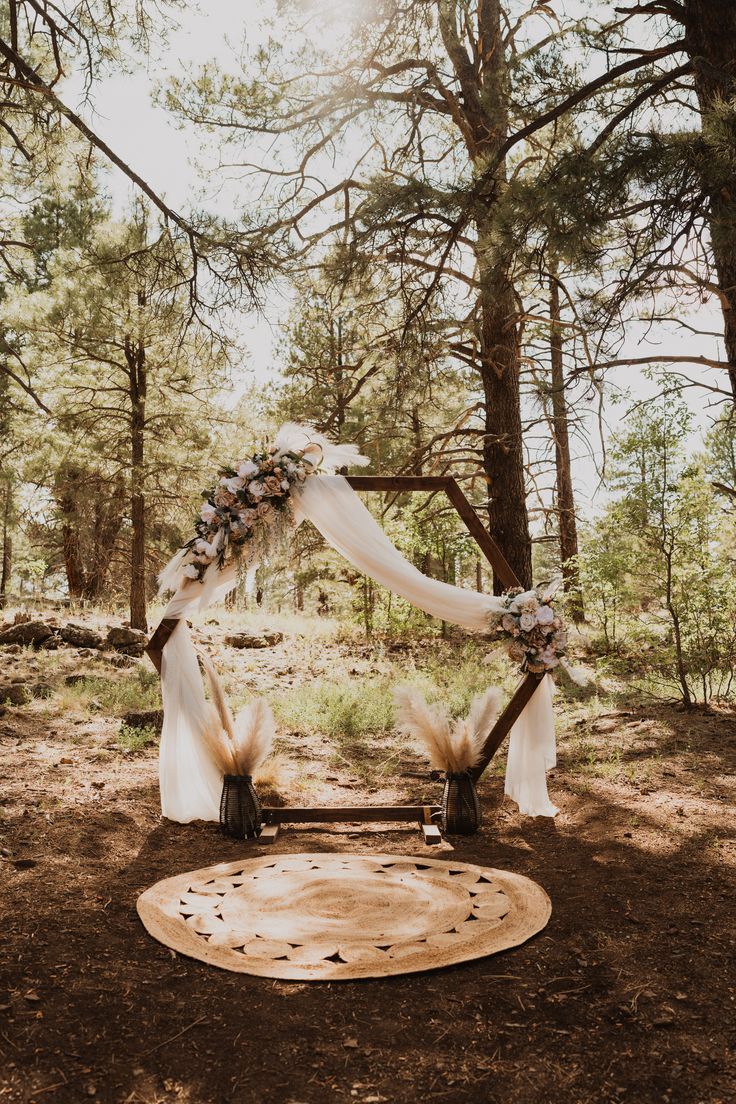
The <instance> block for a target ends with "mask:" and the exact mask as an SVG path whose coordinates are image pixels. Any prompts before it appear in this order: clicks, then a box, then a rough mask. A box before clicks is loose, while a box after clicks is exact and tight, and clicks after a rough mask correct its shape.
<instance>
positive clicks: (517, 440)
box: [440, 0, 532, 594]
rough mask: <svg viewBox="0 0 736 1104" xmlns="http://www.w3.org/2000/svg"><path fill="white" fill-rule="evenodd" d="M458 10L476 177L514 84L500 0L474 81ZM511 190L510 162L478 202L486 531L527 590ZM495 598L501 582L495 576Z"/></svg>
mask: <svg viewBox="0 0 736 1104" xmlns="http://www.w3.org/2000/svg"><path fill="white" fill-rule="evenodd" d="M460 7H461V6H460V5H458V4H457V3H451V2H450V0H441V2H440V28H441V31H442V35H443V39H444V42H445V46H446V48H447V51H448V55H449V57H450V59H451V60H452V63H453V65H454V67H455V72H456V74H457V77H458V80H459V82H460V84H461V87H462V90H463V98H464V107H465V117H466V121H467V128H468V136H467V137H466V144H467V147H468V153H469V154H470V157H471V159H472V160H473V162H474V163H475V165H476V167H477V168H478V170H479V171H481V172H482V171H483V170H484V167H485V166H486V165H487V164H489V163H493V162H494V161H495V160H496V159H497V158H498V156H499V153H500V151H501V149H502V147H503V144H504V142H505V141H506V138H507V136H508V129H509V114H508V103H509V79H508V67H507V62H506V53H505V47H504V44H503V33H502V23H503V20H502V12H501V3H500V0H480V2H479V5H478V13H477V21H478V22H477V30H478V57H479V68H478V70H477V78H476V77H475V69H474V66H473V65H472V63H471V59H470V57H469V56H468V55H467V53H466V52H465V50H464V48H463V47H462V46H461V44H460V40H459V35H458V18H459V17H460V18H465V17H464V15H463V14H462V12H460V11H459V8H460ZM505 187H506V164H505V160H504V161H502V163H501V165H500V166H499V168H498V169H497V171H496V173H495V176H494V178H493V180H492V181H491V182H490V183H489V185H488V187H487V188H486V193H485V195H484V196H483V197H482V198H481V200H480V202H479V204H478V210H477V214H476V217H475V223H476V230H477V245H476V260H477V266H478V280H479V282H480V294H479V301H478V339H479V346H480V358H479V359H480V363H479V370H480V376H481V383H482V387H483V397H484V401H485V436H484V441H483V467H484V470H485V473H486V476H487V479H488V513H489V528H490V532H491V534H492V536H493V539H494V540H495V541H496V543H497V544H498V546H499V547H500V549H501V551H502V552H503V554H504V556H505V557H506V559H507V560H508V562H509V564H510V565H511V567H512V568H513V569H514V571H515V572H516V575H517V576H518V578H519V581H520V582H521V584H522V586H524V587H530V586H531V585H532V545H531V538H530V535H529V517H528V514H527V507H526V486H525V478H524V476H525V473H524V450H523V429H522V423H521V402H520V395H519V383H520V349H519V323H518V317H519V313H518V301H517V296H516V293H515V289H514V287H513V284H512V281H511V276H510V272H511V265H512V260H513V258H512V256H511V255H510V253H509V251H508V248H506V249H505V248H504V247H503V246H501V245H499V240H502V236H501V235H499V233H498V227H497V226H496V225H495V223H496V221H497V210H498V205H499V203H500V200H501V198H502V195H503V191H504V189H505ZM493 590H494V593H495V594H499V593H501V591H502V590H503V584H502V583H501V581H500V579H498V578H497V577H496V576H495V574H494V577H493Z"/></svg>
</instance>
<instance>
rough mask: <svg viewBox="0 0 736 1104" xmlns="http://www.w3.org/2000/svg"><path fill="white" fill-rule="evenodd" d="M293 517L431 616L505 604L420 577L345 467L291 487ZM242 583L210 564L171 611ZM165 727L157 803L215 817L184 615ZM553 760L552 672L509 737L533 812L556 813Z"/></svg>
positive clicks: (171, 656) (165, 684) (510, 788)
mask: <svg viewBox="0 0 736 1104" xmlns="http://www.w3.org/2000/svg"><path fill="white" fill-rule="evenodd" d="M294 505H295V512H296V521H297V523H299V522H301V521H302V520H304V519H307V520H309V521H311V522H312V524H313V525H314V526H315V527H316V528H317V529H318V530H319V531H320V533H321V534H322V535H323V537H324V538H325V540H326V541H327V542H328V544H330V545H331V546H332V547H333V548H335V549H336V550H337V551H338V552H339V553H340V554H341V555H342V556H344V557H345V559H347V560H349V562H350V563H352V564H353V565H354V566H355V567H356V568H358V570H359V571H361V572H363V573H364V574H366V575H369V576H370V577H371V578H372V579H375V581H376V582H378V583H380V584H381V585H383V586H386V587H388V588H389V589H390V590H391V591H393V592H394V593H395V594H399V595H401V596H402V597H404V598H406V599H407V600H408V601H409V602H411V603H412V605H414V606H416V607H417V608H418V609H421V610H424V611H425V612H426V613H429V614H431V615H432V616H433V617H438V618H440V619H442V620H443V621H449V622H452V623H453V624H457V625H461V626H462V627H463V628H466V629H471V630H474V631H483V630H484V629H486V628H487V627H488V617H489V614H492V613H496V612H498V611H499V609H500V608H501V607H500V600H499V599H498V598H495V597H493V596H492V595H487V594H479V593H478V592H476V591H473V590H464V589H462V588H461V587H455V586H451V585H450V584H449V583H443V582H440V581H439V580H437V579H429V578H427V577H426V576H425V575H422V573H421V572H420V571H418V570H417V568H416V567H414V566H413V564H411V563H409V561H408V560H406V559H405V558H404V557H403V556H402V555H401V553H400V552H399V550H398V549H397V548H396V547H395V546H394V545H393V544H392V543H391V541H390V540H389V539H388V537H387V536H386V534H385V533H384V532H383V530H382V529H381V527H380V526H379V525H378V523H377V522H376V521H375V519H374V518H373V516H372V515H371V514H370V513H369V511H368V510H367V509H366V507H365V506H364V505H363V503H362V502H361V500H360V498H359V497H358V495H357V494H356V493H355V491H354V490H353V489H352V487H351V486H350V484H349V483H348V482H347V480H345V479H344V478H343V477H342V476H339V475H315V476H310V477H309V478H308V479H307V480H306V481H305V483H304V484H303V486H302V487H301V488H300V490H299V492H298V493H297V494H295V495H294ZM235 582H236V577H235V567H234V565H232V564H230V565H229V566H228V567H227V568H225V570H224V571H218V569H217V568H216V566H214V565H212V566H211V567H210V568H208V570H207V573H206V576H205V580H204V583H198V582H193V581H191V580H189V581H187V582H186V583H185V584H184V585H183V586H182V587H180V589H179V590H178V591H177V593H176V594H175V595H174V597H173V598H172V600H171V602H170V603H169V605H168V606H167V608H166V611H165V613H164V616H165V617H179V618H182V619H184V618H186V617H187V616H188V615H189V614H191V613H192V612H193V611H194V610H195V609H197V608H199V609H203V608H205V606H207V605H209V604H210V603H211V602H214V601H218V600H221V599H222V598H223V597H224V596H225V594H226V593H227V591H228V590H230V589H231V588H232V587H233V586H234V585H235ZM161 685H162V696H163V705H164V727H163V733H162V737H161V752H160V770H159V774H160V784H161V810H162V813H163V815H164V816H165V817H168V818H169V819H170V820H176V821H179V822H180V823H188V822H189V821H191V820H217V819H218V816H219V799H220V789H221V782H222V780H221V776H220V775H219V773H218V771H217V768H216V767H215V766H214V764H213V763H212V762H211V761H210V759H209V756H208V754H207V752H206V750H205V749H204V748H203V746H202V743H201V741H200V739H199V733H200V732H201V727H202V722H203V717H204V712H205V705H206V701H205V696H204V688H203V685H202V679H201V676H200V673H199V667H198V663H197V656H196V651H195V648H194V645H193V643H192V640H191V637H190V635H189V629H188V627H187V625H186V622H185V621H184V620H182V623H181V624H179V625H177V627H176V629H175V630H174V632H173V633H172V635H171V637H170V638H169V641H168V643H167V645H166V648H165V649H164V655H163V666H162V670H161ZM554 765H555V732H554V714H553V709H552V689H551V682H550V679H549V677H546V678H544V679H543V680H542V682H541V683H540V686H539V688H538V689H537V690H536V691H535V693H534V694H533V696H532V698H531V700H530V702H529V703H528V705H527V706H526V708H525V709H524V711H523V712H522V714H521V716H520V717H519V719H518V720H517V721H516V723H515V724H514V726H513V728H512V729H511V732H510V735H509V750H508V761H507V768H506V786H505V790H506V793H507V794H508V795H509V796H510V797H512V798H513V799H514V801H516V802H517V804H518V806H519V809H520V811H521V812H522V813H525V814H527V815H528V816H554V815H555V814H556V813H557V812H558V810H557V808H556V807H555V806H554V805H553V804H552V803H551V802H550V800H549V797H548V795H547V781H546V772H547V770H549V769H550V768H551V767H553V766H554Z"/></svg>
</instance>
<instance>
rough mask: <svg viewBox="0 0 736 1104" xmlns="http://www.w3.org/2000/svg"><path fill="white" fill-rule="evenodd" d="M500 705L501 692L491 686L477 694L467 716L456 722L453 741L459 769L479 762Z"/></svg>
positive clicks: (468, 768) (466, 768)
mask: <svg viewBox="0 0 736 1104" xmlns="http://www.w3.org/2000/svg"><path fill="white" fill-rule="evenodd" d="M500 707H501V694H500V692H499V691H498V690H496V688H495V687H493V686H491V687H489V688H488V690H486V691H485V692H484V693H483V694H476V696H475V697H474V698H473V701H472V702H471V705H470V712H469V713H468V715H467V717H465V718H464V719H458V720H457V721H456V722H455V725H454V726H453V729H452V733H451V741H452V745H453V750H454V755H455V762H456V763H457V770H458V771H466V770H470V768H471V767H474V766H476V764H477V763H478V762H479V760H480V757H481V753H482V751H483V744H484V743H485V741H486V737H487V736H488V733H489V732H490V731H491V729H492V728H493V726H494V724H495V722H496V718H497V717H498V714H499V711H500Z"/></svg>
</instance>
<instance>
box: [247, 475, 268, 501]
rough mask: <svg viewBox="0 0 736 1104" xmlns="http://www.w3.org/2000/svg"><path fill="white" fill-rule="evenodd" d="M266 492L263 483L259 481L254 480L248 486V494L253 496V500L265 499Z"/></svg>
mask: <svg viewBox="0 0 736 1104" xmlns="http://www.w3.org/2000/svg"><path fill="white" fill-rule="evenodd" d="M264 490H265V487H264V486H263V484H262V483H259V482H258V480H257V479H254V480H253V481H252V482H251V483H249V484H248V494H249V495H252V496H253V498H263V492H264Z"/></svg>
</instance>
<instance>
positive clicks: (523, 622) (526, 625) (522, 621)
mask: <svg viewBox="0 0 736 1104" xmlns="http://www.w3.org/2000/svg"><path fill="white" fill-rule="evenodd" d="M536 623H537V621H536V618H535V616H534V614H533V613H522V615H521V617H520V618H519V627H520V628H521V630H522V632H531V630H532V629H533V628H534V626H535V625H536Z"/></svg>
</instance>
